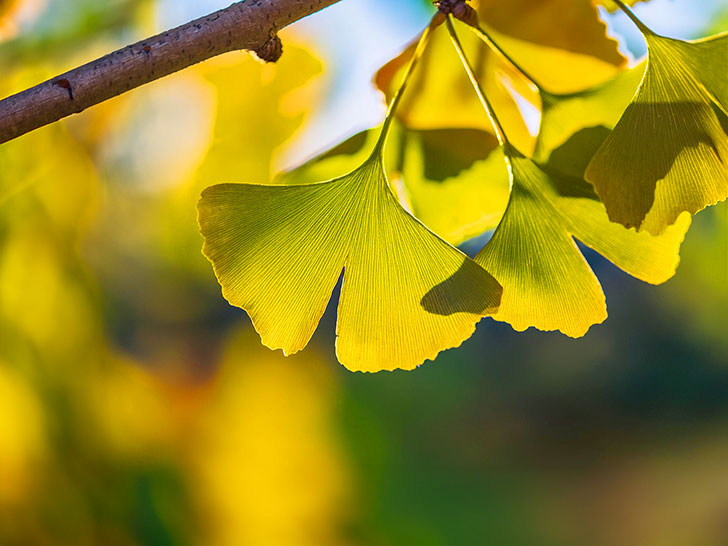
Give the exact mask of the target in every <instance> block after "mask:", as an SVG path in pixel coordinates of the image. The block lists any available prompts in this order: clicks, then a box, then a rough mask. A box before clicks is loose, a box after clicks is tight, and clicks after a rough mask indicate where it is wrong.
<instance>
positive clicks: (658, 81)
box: [586, 6, 728, 234]
mask: <svg viewBox="0 0 728 546" xmlns="http://www.w3.org/2000/svg"><path fill="white" fill-rule="evenodd" d="M624 9H625V11H627V12H628V14H629V15H630V17H632V18H633V20H634V21H635V22H637V23H638V24H639V26H640V29H641V30H642V32H643V34H644V36H645V38H646V40H647V46H648V50H649V56H648V61H647V70H646V72H645V76H644V79H643V81H642V84H641V86H640V88H639V90H638V91H637V94H636V95H635V97H634V99H633V100H632V103H631V104H630V105H629V106H628V108H627V110H626V111H625V112H624V115H623V116H622V118H621V119H620V121H619V123H618V124H617V126H616V127H615V128H614V131H613V132H612V133H611V134H610V135H609V137H608V138H607V139H606V140H605V141H604V143H603V144H602V146H601V147H600V148H599V150H598V151H597V153H596V155H595V156H594V158H593V159H592V161H591V164H590V165H589V168H588V169H587V173H586V176H587V179H588V180H589V181H590V182H592V183H593V184H594V187H595V188H596V191H597V193H598V194H599V196H600V198H601V199H602V201H603V202H604V204H605V205H606V207H607V212H608V213H609V217H610V219H611V220H612V221H614V222H619V223H620V224H623V225H624V226H626V227H636V228H637V229H639V230H642V229H646V230H647V231H649V232H650V233H653V234H659V233H661V232H662V231H664V229H665V228H666V227H667V226H669V225H671V224H673V223H674V222H675V221H676V219H677V218H678V217H679V216H680V214H681V213H682V212H683V211H687V212H690V213H696V212H698V211H699V210H701V209H703V208H705V207H707V206H709V205H712V204H715V203H717V202H718V201H722V200H723V199H725V198H726V197H728V84H727V83H726V66H727V64H726V63H727V61H726V59H728V34H723V35H721V36H716V37H713V38H708V39H705V40H700V41H697V42H684V41H681V40H674V39H671V38H665V37H663V36H659V35H657V34H654V33H653V32H651V31H650V30H649V29H647V28H646V27H645V26H644V25H643V24H642V23H641V22H639V20H638V19H636V17H635V16H634V15H633V14H632V13H631V12H630V11H629V9H628V8H626V6H625V7H624Z"/></svg>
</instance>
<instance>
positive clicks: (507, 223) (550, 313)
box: [448, 20, 690, 337]
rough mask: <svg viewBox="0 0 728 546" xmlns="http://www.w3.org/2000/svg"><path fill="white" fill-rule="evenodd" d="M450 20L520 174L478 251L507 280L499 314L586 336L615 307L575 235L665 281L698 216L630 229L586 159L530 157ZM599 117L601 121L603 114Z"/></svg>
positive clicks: (645, 276)
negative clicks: (563, 161)
mask: <svg viewBox="0 0 728 546" xmlns="http://www.w3.org/2000/svg"><path fill="white" fill-rule="evenodd" d="M448 27H449V30H450V34H451V37H452V41H453V43H454V45H455V47H456V49H457V51H458V53H459V55H460V58H461V60H462V62H463V65H464V66H465V68H466V71H467V72H468V74H469V76H470V79H471V81H472V83H473V87H474V88H475V90H476V93H477V94H478V96H479V98H480V100H481V102H482V105H483V106H484V107H485V109H486V111H487V112H488V114H489V117H490V118H491V120H492V122H493V125H494V129H495V132H496V134H497V135H498V139H499V141H500V142H501V144H502V148H503V151H504V154H505V158H506V163H504V165H503V169H506V164H507V166H508V170H509V172H510V175H511V181H512V189H511V196H510V200H509V203H508V207H507V209H506V212H505V214H504V216H503V219H502V220H501V222H500V224H499V225H498V228H497V229H496V231H495V233H494V234H493V237H492V238H491V240H490V241H489V242H488V244H487V245H486V246H485V247H484V248H483V249H482V250H481V251H480V253H479V254H478V255H477V256H476V258H475V260H476V262H478V263H480V264H482V265H483V266H484V267H486V268H487V269H488V271H490V272H491V273H492V274H493V276H495V278H496V279H497V280H498V282H500V283H501V284H502V285H503V298H502V300H501V305H500V308H499V310H498V312H497V313H496V314H495V315H494V316H493V318H495V319H496V320H502V321H505V322H508V323H510V324H511V325H512V326H513V327H514V328H515V329H516V330H525V329H527V328H528V327H531V326H533V327H536V328H538V329H540V330H560V331H561V332H563V333H565V334H567V335H569V336H572V337H578V336H582V335H584V334H585V333H586V332H587V330H588V329H589V327H590V326H592V325H593V324H597V323H600V322H602V321H603V320H604V319H605V318H606V316H607V311H606V306H605V298H604V294H603V292H602V289H601V286H600V285H599V282H598V280H597V278H596V277H595V275H594V273H593V272H592V271H591V269H590V268H589V265H588V264H587V262H586V260H585V259H584V257H583V256H582V254H581V252H580V251H579V248H578V247H577V246H576V243H575V241H574V238H576V239H579V240H580V241H581V242H583V243H584V244H586V245H587V246H589V247H591V248H593V249H594V250H596V251H597V252H599V253H601V254H602V255H604V256H605V257H606V258H608V259H609V260H611V261H612V262H613V263H614V264H615V265H617V266H618V267H620V268H622V269H624V270H625V271H626V272H628V273H629V274H631V275H633V276H635V277H637V278H639V279H642V280H644V281H647V282H650V283H660V282H664V281H665V280H667V279H668V278H670V277H671V276H672V275H673V274H674V272H675V268H676V267H677V263H678V260H679V255H678V250H679V247H680V243H681V242H682V239H683V237H684V235H685V232H686V230H687V228H688V226H689V224H690V217H689V215H687V214H686V215H684V217H683V218H682V219H681V220H680V221H679V222H678V223H677V224H676V225H675V226H672V227H671V228H670V229H668V230H667V231H666V232H665V233H664V234H663V235H662V236H660V237H652V236H651V235H649V234H648V233H636V232H634V231H630V230H627V229H626V228H624V227H623V226H620V225H618V224H615V223H612V222H610V221H609V218H608V217H607V214H606V211H605V209H604V205H603V204H602V203H601V202H600V201H599V199H598V197H597V196H596V194H595V193H594V189H593V187H592V186H591V185H589V184H588V183H587V182H586V181H585V180H584V179H583V177H582V176H581V173H583V167H582V168H581V170H580V169H579V167H578V166H567V167H568V168H567V169H565V170H570V169H574V170H575V171H576V173H577V176H567V175H564V174H561V173H557V172H552V170H551V169H548V168H547V167H542V166H540V165H538V164H536V163H535V162H534V161H533V160H531V159H528V158H526V157H525V156H524V155H523V154H522V153H520V152H519V151H518V150H517V149H516V148H515V147H514V146H513V145H512V144H511V143H510V142H509V141H508V140H507V137H506V134H505V132H504V131H503V127H502V126H501V124H500V122H499V120H498V117H497V116H496V114H495V113H494V111H493V108H492V106H491V104H490V102H489V100H488V98H487V96H486V95H485V93H484V92H483V89H482V87H481V86H480V83H479V82H478V79H477V76H476V74H475V71H474V70H473V67H472V65H471V64H470V62H469V60H468V58H467V56H466V54H465V51H464V50H463V48H462V46H461V44H460V41H459V39H458V37H457V34H456V32H455V29H454V27H453V26H452V23H451V22H450V21H449V20H448ZM586 97H587V98H588V94H587V96H586ZM582 98H584V97H582ZM562 100H566V99H565V98H564V97H562ZM572 106H574V105H572ZM576 106H577V107H578V106H581V107H583V106H584V104H583V103H576ZM608 110H609V109H607V112H606V114H607V115H606V116H605V117H606V118H607V119H608V118H609V114H608ZM567 112H568V109H567ZM554 113H556V111H555V112H554ZM602 113H605V112H602ZM591 117H592V119H593V120H595V121H596V120H598V119H603V118H602V117H601V116H596V115H592V116H591ZM544 120H545V121H548V118H544ZM552 123H553V124H554V136H557V135H558V139H562V138H563V137H562V136H561V134H563V133H564V130H563V129H564V127H563V125H562V124H561V123H559V122H558V116H556V117H555V118H553V119H552ZM607 123H608V121H607ZM566 132H568V130H567V131H566ZM544 154H545V155H546V152H545V150H544ZM549 155H550V159H551V158H553V157H554V153H551V154H549ZM559 167H561V165H559Z"/></svg>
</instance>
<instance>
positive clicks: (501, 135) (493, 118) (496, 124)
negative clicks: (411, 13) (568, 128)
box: [446, 15, 509, 147]
mask: <svg viewBox="0 0 728 546" xmlns="http://www.w3.org/2000/svg"><path fill="white" fill-rule="evenodd" d="M446 24H447V30H448V31H449V32H450V38H451V40H452V43H453V45H454V46H455V49H456V50H457V52H458V56H459V57H460V60H461V61H462V63H463V66H464V67H465V71H466V72H467V73H468V77H469V78H470V82H471V83H472V84H473V87H474V88H475V92H476V93H477V94H478V98H479V99H480V102H481V103H482V104H483V108H485V111H486V112H487V114H488V118H490V122H491V123H492V124H493V129H495V137H496V138H497V139H498V143H499V144H500V145H501V146H504V147H508V145H509V143H508V138H507V137H506V133H505V131H504V130H503V126H502V125H501V123H500V121H499V120H498V116H497V115H496V113H495V109H494V108H493V105H492V104H491V102H490V100H488V97H486V95H485V92H484V91H483V88H482V86H481V85H480V82H479V81H478V77H477V76H476V75H475V71H474V70H473V66H472V65H471V64H470V61H469V60H468V58H467V56H466V55H465V51H464V50H463V45H462V44H461V43H460V39H459V38H458V35H457V32H455V27H454V26H453V24H452V18H451V17H450V16H449V15H448V17H447V21H446Z"/></svg>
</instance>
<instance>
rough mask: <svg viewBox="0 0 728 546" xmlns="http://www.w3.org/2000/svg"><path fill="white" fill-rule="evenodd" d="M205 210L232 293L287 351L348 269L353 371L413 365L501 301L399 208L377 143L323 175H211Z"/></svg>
mask: <svg viewBox="0 0 728 546" xmlns="http://www.w3.org/2000/svg"><path fill="white" fill-rule="evenodd" d="M199 221H200V229H201V231H202V234H203V236H204V238H205V244H204V248H203V252H204V254H205V256H207V257H208V258H209V259H210V261H211V262H212V264H213V266H214V268H215V273H216V275H217V277H218V280H219V281H220V284H221V285H222V287H223V294H224V296H225V298H226V299H227V300H228V301H229V302H230V303H231V304H233V305H236V306H238V307H242V308H243V309H245V310H246V311H247V312H248V314H249V315H250V318H251V320H252V321H253V324H254V325H255V328H256V329H257V331H258V332H259V333H260V335H261V338H262V341H263V343H264V344H265V345H266V346H268V347H270V348H272V349H278V348H280V349H283V351H284V352H285V353H286V354H291V353H295V352H296V351H298V350H300V349H302V348H303V347H304V346H305V345H306V344H307V343H308V341H309V339H310V338H311V335H312V334H313V332H314V330H315V328H316V325H317V324H318V322H319V320H320V318H321V316H322V314H323V312H324V309H325V307H326V304H327V302H328V300H329V297H330V295H331V291H332V290H333V288H334V286H335V284H336V282H337V280H338V278H339V276H340V274H341V271H342V269H343V270H344V275H343V286H342V290H341V298H340V300H339V311H338V324H337V335H338V339H337V344H336V351H337V355H338V357H339V360H340V361H341V363H342V364H344V365H345V366H346V367H347V368H349V369H350V370H360V371H379V370H393V369H396V368H403V369H412V368H414V367H416V366H417V365H419V364H421V363H422V362H423V361H424V360H425V359H433V358H434V357H435V356H436V355H437V353H438V352H439V351H442V350H444V349H447V348H449V347H453V346H456V345H459V344H460V343H461V342H462V341H463V340H465V339H467V338H468V337H469V336H470V335H471V334H472V333H473V331H474V328H475V323H476V322H478V320H479V319H480V318H481V317H482V316H483V315H485V314H488V313H492V312H493V311H495V310H496V309H497V307H498V304H499V301H500V296H501V291H502V289H501V287H500V286H499V285H498V283H497V282H496V281H495V280H494V279H493V277H492V276H491V275H490V274H489V273H487V272H486V271H485V270H483V269H482V268H481V267H480V266H478V265H476V264H475V262H473V261H472V260H470V259H469V258H467V257H466V256H465V255H464V254H462V253H461V252H460V251H458V250H457V249H455V248H453V247H451V246H450V245H448V244H447V243H446V242H445V241H443V240H442V239H440V238H438V237H437V236H436V235H434V234H433V233H432V232H430V231H429V230H428V229H427V228H425V227H424V226H423V225H422V224H421V223H420V222H418V221H417V220H416V219H415V218H413V217H412V216H411V215H410V214H408V213H407V212H406V211H405V210H404V209H403V208H402V206H401V205H400V203H399V202H398V200H397V198H396V197H395V195H394V194H393V193H392V190H391V189H390V187H389V184H388V181H387V178H386V175H385V172H384V166H383V162H382V158H381V154H380V153H377V152H375V154H374V155H372V156H371V157H370V158H369V159H367V160H366V161H365V162H364V163H363V164H362V165H361V166H360V167H359V168H357V169H355V170H354V171H352V172H351V173H349V174H347V175H345V176H343V177H340V178H337V179H334V180H330V181H327V182H319V183H312V184H300V185H295V186H291V185H253V184H221V185H217V186H212V187H210V188H208V189H206V190H205V191H204V192H203V195H202V199H201V200H200V203H199Z"/></svg>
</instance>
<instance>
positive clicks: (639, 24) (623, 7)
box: [614, 0, 655, 34]
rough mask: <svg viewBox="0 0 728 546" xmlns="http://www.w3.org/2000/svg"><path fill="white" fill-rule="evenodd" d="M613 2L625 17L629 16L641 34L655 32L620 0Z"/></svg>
mask: <svg viewBox="0 0 728 546" xmlns="http://www.w3.org/2000/svg"><path fill="white" fill-rule="evenodd" d="M614 3H615V4H617V6H619V9H621V10H622V11H623V12H624V13H625V15H626V16H627V17H629V18H630V19H631V20H632V22H633V23H634V24H635V25H637V27H638V28H639V29H640V32H642V34H655V33H654V32H653V31H652V29H651V28H649V27H648V26H647V25H645V24H644V23H643V22H642V21H640V19H639V18H638V17H637V16H636V15H635V14H634V12H633V11H632V10H631V9H630V8H629V7H628V6H627V4H625V3H624V2H622V0H614Z"/></svg>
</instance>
